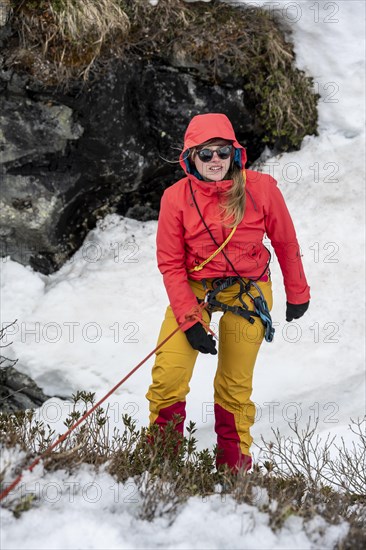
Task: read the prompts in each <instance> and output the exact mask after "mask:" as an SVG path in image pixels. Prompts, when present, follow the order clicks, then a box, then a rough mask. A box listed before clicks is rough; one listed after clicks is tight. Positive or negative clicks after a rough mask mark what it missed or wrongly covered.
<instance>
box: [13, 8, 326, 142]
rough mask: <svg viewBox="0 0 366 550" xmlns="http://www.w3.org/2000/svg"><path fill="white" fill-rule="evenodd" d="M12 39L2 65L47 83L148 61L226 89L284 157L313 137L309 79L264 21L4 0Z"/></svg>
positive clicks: (274, 27) (225, 14)
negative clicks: (112, 64) (240, 96)
mask: <svg viewBox="0 0 366 550" xmlns="http://www.w3.org/2000/svg"><path fill="white" fill-rule="evenodd" d="M9 2H10V3H11V6H12V17H11V25H12V27H13V29H14V30H15V31H17V33H16V37H17V38H14V36H13V38H12V40H11V41H10V42H9V44H8V47H9V57H8V60H7V65H8V66H14V67H18V68H20V69H23V70H27V71H28V72H30V73H31V74H33V75H34V76H35V77H36V78H37V79H38V80H40V81H42V82H44V83H45V84H47V85H59V84H60V83H62V84H63V85H65V84H66V83H68V82H69V81H70V80H71V79H75V78H76V79H84V80H87V79H88V78H89V77H90V74H91V72H93V73H94V74H98V73H100V72H101V71H103V70H105V68H106V64H107V63H108V62H109V61H111V60H112V59H115V58H116V57H119V58H121V59H124V60H126V61H128V60H133V59H144V60H149V59H150V60H151V59H154V60H156V61H158V62H162V63H167V64H171V65H173V66H176V67H178V68H179V70H181V71H187V72H190V73H191V74H193V75H195V76H196V78H198V79H201V80H204V81H206V82H208V83H212V84H219V85H221V86H222V87H223V88H225V87H226V86H227V87H232V85H233V82H234V83H235V86H237V87H238V88H240V87H241V88H242V89H243V92H244V101H245V104H246V105H247V106H248V108H249V109H250V110H251V111H252V112H253V114H254V116H255V118H256V119H257V120H258V123H259V125H260V126H261V127H262V128H264V129H265V132H266V136H265V138H264V141H266V142H267V143H268V144H269V145H270V146H271V145H273V144H274V143H276V144H277V146H278V147H279V148H281V149H283V150H286V149H288V148H289V147H291V148H292V147H294V148H296V147H299V146H300V144H301V141H302V139H303V137H304V136H305V135H307V134H314V133H316V126H317V99H318V97H319V96H318V95H317V94H315V93H314V91H313V81H312V79H311V78H309V77H307V76H306V75H305V74H304V72H302V71H300V70H298V69H297V68H296V67H295V66H294V51H293V48H292V45H291V44H290V43H289V42H287V41H286V40H285V38H284V36H283V34H282V32H281V30H280V27H279V24H278V23H276V21H275V19H274V17H273V14H269V13H268V12H266V11H264V10H261V9H257V8H251V7H243V8H240V9H239V8H235V7H233V6H230V5H227V4H223V3H221V2H218V1H215V0H214V1H213V2H210V3H208V4H207V3H204V2H197V3H193V4H188V3H186V2H184V1H183V0H159V2H158V4H157V5H156V6H152V5H151V4H150V3H149V2H148V0H38V1H37V0H9Z"/></svg>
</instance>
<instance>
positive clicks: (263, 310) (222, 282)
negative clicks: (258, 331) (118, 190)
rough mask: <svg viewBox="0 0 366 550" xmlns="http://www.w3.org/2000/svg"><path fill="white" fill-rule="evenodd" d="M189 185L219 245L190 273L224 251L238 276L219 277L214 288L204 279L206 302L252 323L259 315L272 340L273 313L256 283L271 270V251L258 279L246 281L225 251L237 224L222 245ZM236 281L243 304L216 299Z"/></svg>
mask: <svg viewBox="0 0 366 550" xmlns="http://www.w3.org/2000/svg"><path fill="white" fill-rule="evenodd" d="M189 186H190V191H191V195H192V199H193V202H194V205H195V207H196V210H197V212H198V214H199V216H200V218H201V221H202V223H203V225H204V226H205V228H206V230H207V232H208V233H209V235H210V237H211V239H212V240H213V242H214V243H215V245H216V246H217V250H215V252H214V253H213V254H212V255H211V256H210V257H209V258H207V259H206V260H204V261H203V262H202V263H201V264H200V265H198V266H196V268H192V269H190V270H189V273H191V272H193V271H200V270H201V269H202V268H203V267H204V266H205V265H206V264H207V263H208V262H209V261H211V260H212V259H213V258H214V257H215V256H216V255H217V254H219V252H222V254H223V255H224V257H225V259H226V261H227V262H228V263H229V265H230V266H231V268H232V270H233V271H234V272H235V273H236V275H237V276H236V277H225V278H222V279H220V278H219V279H214V281H213V286H214V288H213V290H208V288H207V284H206V280H205V279H202V284H203V288H204V290H205V292H206V297H205V303H207V304H208V306H209V310H212V309H214V308H219V309H221V310H222V311H224V312H226V311H231V312H232V313H234V314H235V315H240V316H241V317H244V319H246V320H247V321H249V323H251V324H253V323H254V322H255V320H254V319H253V317H259V318H260V320H261V321H262V324H263V326H264V338H265V340H266V342H272V341H273V337H274V333H275V329H274V328H273V324H272V317H271V314H270V312H269V308H268V304H267V302H266V299H265V298H264V296H263V292H262V291H261V289H260V287H259V285H257V283H256V281H259V280H260V279H261V278H262V277H263V275H264V274H265V273H266V272H268V273H269V272H270V271H269V264H270V262H271V253H270V251H269V250H268V248H267V250H268V254H269V258H268V261H267V263H266V267H265V269H264V271H263V272H262V273H261V274H260V275H259V277H257V278H256V279H249V278H245V279H246V281H245V280H244V278H243V277H242V276H241V275H240V274H239V273H238V272H237V271H236V269H235V267H234V265H233V264H232V262H231V260H230V259H229V258H228V256H227V255H226V253H225V251H224V247H225V246H226V245H227V243H228V242H229V241H230V239H231V237H232V236H233V234H234V232H235V230H236V228H237V226H235V227H234V228H233V230H232V231H231V233H230V235H229V236H228V237H227V239H226V240H225V241H224V242H223V243H222V245H219V244H218V242H217V241H216V239H215V237H214V236H213V234H212V232H211V231H210V228H209V227H208V225H207V223H206V221H205V219H204V217H203V216H202V212H201V210H200V208H199V206H198V204H197V201H196V197H195V196H194V193H193V189H192V183H191V181H189ZM236 283H238V284H239V288H240V291H239V293H238V295H237V298H239V301H240V303H241V306H229V305H228V304H224V303H223V302H219V301H218V300H217V299H216V296H217V294H218V293H219V292H222V291H223V290H225V289H226V288H229V287H230V286H233V285H234V284H236ZM251 286H253V287H254V288H255V289H256V290H257V292H258V294H259V296H253V295H252V293H251V292H250V288H251ZM243 294H247V295H248V296H249V298H250V299H251V300H252V302H253V306H254V311H250V310H249V308H248V306H247V304H246V303H245V302H244V300H243V298H242V296H243Z"/></svg>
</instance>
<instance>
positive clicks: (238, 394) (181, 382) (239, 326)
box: [146, 279, 272, 469]
mask: <svg viewBox="0 0 366 550" xmlns="http://www.w3.org/2000/svg"><path fill="white" fill-rule="evenodd" d="M207 283H208V288H209V289H210V288H212V286H211V283H212V280H210V279H208V280H207ZM257 284H258V286H259V287H260V289H261V291H262V293H263V295H264V298H265V299H266V301H267V304H268V308H269V309H271V308H272V284H271V281H270V280H269V281H268V282H262V281H258V282H257ZM190 285H191V288H192V290H193V292H194V293H195V295H196V296H197V297H198V298H200V299H202V298H204V290H203V286H202V283H201V282H199V281H190ZM250 292H251V294H252V295H253V296H254V297H256V296H258V291H257V290H256V289H255V288H254V287H253V286H252V287H251V290H250ZM238 293H239V285H238V284H235V285H233V286H231V287H229V288H227V289H225V290H224V291H222V292H221V293H219V294H218V295H217V300H218V301H220V302H223V303H225V304H228V305H231V306H234V305H235V306H236V305H239V306H240V305H241V304H240V301H239V299H238V298H237V294H238ZM242 299H243V301H244V302H245V303H246V304H247V305H248V307H249V310H253V304H252V303H251V298H250V297H249V296H247V295H246V294H244V295H243V296H242ZM203 318H204V321H205V322H207V323H209V315H208V313H207V311H204V313H203ZM254 319H255V322H254V324H250V323H249V321H247V320H246V319H244V318H243V317H241V316H239V315H236V314H234V313H231V312H226V313H224V315H223V316H222V317H221V319H220V324H219V345H218V364H217V371H216V376H215V380H214V411H215V431H216V434H217V446H218V455H217V461H216V462H217V465H220V464H228V465H229V466H230V467H231V468H233V469H235V468H238V467H242V466H243V465H244V467H245V466H248V465H249V467H250V464H249V462H250V453H249V449H250V446H251V443H252V437H251V435H250V428H251V426H252V425H253V423H254V418H255V406H254V404H253V402H252V401H251V399H250V396H251V393H252V379H253V370H254V365H255V361H256V358H257V354H258V351H259V347H260V345H261V343H262V341H263V338H264V327H263V324H262V322H261V320H260V319H259V318H258V317H254ZM176 327H177V321H176V319H175V316H174V314H173V311H172V309H171V307H170V306H168V308H167V310H166V314H165V319H164V321H163V324H162V327H161V330H160V335H159V340H158V343H160V342H161V341H162V340H163V339H164V338H166V337H167V336H168V335H169V334H170V333H171V332H172V331H173V330H174V329H175V328H176ZM197 355H198V351H196V350H194V349H193V348H192V347H191V345H190V344H189V342H188V340H187V338H186V336H185V334H184V332H183V331H178V332H177V333H176V334H175V335H174V336H173V337H172V338H171V339H170V340H168V342H166V343H165V344H164V345H163V346H162V348H160V350H158V352H157V353H156V360H155V364H154V366H153V369H152V384H151V385H150V388H149V391H148V393H147V394H146V397H147V399H148V400H149V401H150V423H151V424H154V423H157V424H159V425H160V426H161V427H162V428H163V427H164V426H165V425H166V424H167V422H169V421H171V420H172V419H173V418H176V417H175V416H174V415H180V417H181V421H180V422H178V423H177V424H176V429H177V430H178V431H180V432H181V433H183V426H184V420H185V416H186V415H185V400H186V396H187V394H188V392H189V382H190V379H191V376H192V373H193V368H194V365H195V362H196V359H197ZM210 357H212V359H213V357H214V356H210Z"/></svg>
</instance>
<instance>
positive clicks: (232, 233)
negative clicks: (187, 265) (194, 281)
mask: <svg viewBox="0 0 366 550" xmlns="http://www.w3.org/2000/svg"><path fill="white" fill-rule="evenodd" d="M236 228H237V225H235V227H233V228H232V230H231V233H230V235H229V236H228V237H227V239H225V241H224V242H223V243H222V245H221V246H219V248H218V249H217V250H215V252H214V253H213V254H211V256H210V257H209V258H207V259H206V260H203V262H202V263H201V264H200V265H196V266H195V267H192V269H189V270H188V273H192V272H193V271H201V269H203V268H204V267H205V265H206V264H208V262H210V261H211V260H213V259H214V258H215V256H217V255H218V254H219V253H220V252H221V250H222V249H223V248H224V247H225V246H226V245H227V243H228V242H229V241H230V239H231V237H232V236H233V235H234V233H235V231H236Z"/></svg>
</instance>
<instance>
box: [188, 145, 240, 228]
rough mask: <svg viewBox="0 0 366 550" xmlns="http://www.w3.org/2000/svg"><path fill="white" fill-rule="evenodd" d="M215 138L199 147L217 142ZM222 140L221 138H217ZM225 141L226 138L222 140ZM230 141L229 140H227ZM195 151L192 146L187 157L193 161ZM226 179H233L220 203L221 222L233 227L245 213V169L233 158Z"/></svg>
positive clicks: (195, 148)
mask: <svg viewBox="0 0 366 550" xmlns="http://www.w3.org/2000/svg"><path fill="white" fill-rule="evenodd" d="M217 141H218V140H217V139H212V140H209V141H207V142H205V143H202V144H200V146H199V147H200V149H201V148H202V146H205V145H212V144H214V143H215V142H217ZM219 141H222V140H219ZM223 141H226V140H223ZM229 143H230V142H229ZM196 153H197V147H193V148H192V149H191V151H190V154H189V158H190V160H191V161H192V162H194V157H195V155H196ZM227 176H228V179H232V180H233V184H232V186H231V187H230V189H229V190H228V191H226V192H225V193H224V202H222V203H220V210H221V213H222V214H223V223H224V225H225V226H226V227H234V226H235V225H238V224H239V223H240V222H241V221H242V219H243V218H244V213H245V204H246V196H245V182H246V173H245V169H242V168H240V167H239V166H238V165H237V164H235V163H234V158H232V159H231V163H230V168H229V170H228V173H227Z"/></svg>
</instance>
